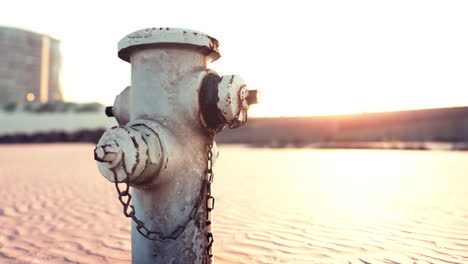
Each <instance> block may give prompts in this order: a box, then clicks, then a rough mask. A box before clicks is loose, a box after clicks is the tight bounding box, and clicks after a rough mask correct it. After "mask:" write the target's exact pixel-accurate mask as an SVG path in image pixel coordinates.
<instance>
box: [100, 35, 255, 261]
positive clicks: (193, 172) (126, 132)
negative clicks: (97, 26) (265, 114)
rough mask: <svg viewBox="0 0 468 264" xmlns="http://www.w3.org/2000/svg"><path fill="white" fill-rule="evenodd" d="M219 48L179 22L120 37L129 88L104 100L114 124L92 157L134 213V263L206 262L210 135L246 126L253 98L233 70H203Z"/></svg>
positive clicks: (208, 258) (210, 239)
mask: <svg viewBox="0 0 468 264" xmlns="http://www.w3.org/2000/svg"><path fill="white" fill-rule="evenodd" d="M218 46H219V45H218V41H217V40H216V39H214V38H212V37H210V36H208V35H206V34H204V33H202V32H198V31H194V30H189V29H180V28H147V29H143V30H139V31H136V32H134V33H131V34H129V35H127V36H126V37H124V38H123V39H122V40H121V41H120V42H119V43H118V56H119V58H121V59H122V60H124V61H127V62H130V63H131V86H129V87H127V88H125V89H124V90H123V91H122V92H121V93H120V94H119V95H118V96H117V97H116V99H115V102H114V105H113V106H112V107H108V108H106V114H107V115H108V116H114V117H115V118H116V120H117V122H118V124H119V126H118V127H113V128H110V129H108V130H107V131H106V132H105V133H104V134H103V135H102V137H101V139H100V140H99V142H98V144H97V146H96V149H95V151H94V157H95V160H96V161H97V163H98V168H99V170H100V172H101V173H102V175H103V176H104V177H105V178H107V179H108V180H109V181H111V182H114V184H115V186H116V188H117V192H118V198H119V200H120V202H121V203H122V205H123V208H124V209H123V211H124V214H125V215H126V216H127V217H130V218H132V228H131V233H132V263H138V264H141V263H143V264H144V263H184V264H186V263H212V244H213V235H212V229H211V226H212V219H211V210H212V209H213V207H214V201H215V200H214V197H213V196H212V190H211V183H212V181H213V176H214V173H213V164H214V162H215V159H216V157H217V156H218V152H217V148H216V144H215V141H214V137H215V135H216V134H217V133H218V132H220V131H221V130H222V129H223V128H225V127H231V128H234V127H238V126H240V125H243V124H244V123H245V122H246V121H247V110H248V109H249V106H250V105H251V104H255V103H257V101H258V93H257V91H256V90H248V89H247V86H246V85H245V83H244V81H243V80H242V79H241V78H240V77H239V76H238V75H224V76H219V75H218V74H217V73H216V72H214V71H212V70H209V69H208V64H209V63H210V62H212V61H215V60H217V59H218V58H219V57H220V53H219V50H218ZM130 186H131V187H132V190H131V191H130Z"/></svg>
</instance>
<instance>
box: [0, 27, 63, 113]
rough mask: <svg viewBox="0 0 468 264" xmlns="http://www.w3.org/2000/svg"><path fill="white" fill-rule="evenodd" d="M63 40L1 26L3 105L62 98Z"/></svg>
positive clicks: (0, 73)
mask: <svg viewBox="0 0 468 264" xmlns="http://www.w3.org/2000/svg"><path fill="white" fill-rule="evenodd" d="M59 46H60V41H59V40H57V39H54V38H52V37H50V36H46V35H42V34H38V33H34V32H30V31H26V30H22V29H17V28H9V27H1V26H0V104H7V103H24V102H41V103H46V102H49V101H61V100H62V92H61V89H60V83H59V76H60V66H61V55H60V50H59Z"/></svg>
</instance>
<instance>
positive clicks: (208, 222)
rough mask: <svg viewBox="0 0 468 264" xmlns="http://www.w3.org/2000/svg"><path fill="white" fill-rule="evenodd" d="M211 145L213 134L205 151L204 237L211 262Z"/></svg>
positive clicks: (212, 203) (212, 202) (212, 177)
mask: <svg viewBox="0 0 468 264" xmlns="http://www.w3.org/2000/svg"><path fill="white" fill-rule="evenodd" d="M213 145H214V135H212V136H211V137H210V143H209V144H208V153H207V169H206V171H205V173H206V179H205V180H206V183H207V184H206V187H207V188H206V229H207V233H206V239H208V246H207V249H206V253H207V254H208V261H207V263H211V258H212V257H213V248H212V246H213V243H214V237H213V233H212V232H211V211H213V209H214V205H215V198H214V197H213V194H212V192H211V184H212V183H213V180H214V172H213Z"/></svg>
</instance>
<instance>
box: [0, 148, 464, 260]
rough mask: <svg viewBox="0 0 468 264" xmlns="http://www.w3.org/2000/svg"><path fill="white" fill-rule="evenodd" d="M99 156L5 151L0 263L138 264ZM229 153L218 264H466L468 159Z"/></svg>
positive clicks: (1, 152)
mask: <svg viewBox="0 0 468 264" xmlns="http://www.w3.org/2000/svg"><path fill="white" fill-rule="evenodd" d="M92 150H93V146H92V145H90V144H69V145H67V144H49V145H2V146H0V181H1V187H0V263H130V261H131V252H130V247H131V245H130V222H129V220H128V219H127V218H125V217H124V216H123V214H122V209H121V206H120V204H119V203H118V201H117V197H116V192H115V190H114V186H113V185H112V184H111V183H109V182H108V181H107V180H105V179H104V178H103V177H102V176H100V174H99V172H98V171H97V167H96V164H95V162H94V160H93V155H92V154H93V152H92ZM220 150H221V155H220V157H219V160H218V163H217V164H216V168H215V169H216V170H215V171H216V176H215V183H214V188H215V189H214V192H215V196H216V208H215V211H214V214H215V216H214V234H215V247H214V250H215V251H214V252H215V256H216V259H215V260H216V263H223V264H231V263H232V264H234V263H361V264H363V263H364V264H365V263H393V264H395V263H411V264H413V263H468V188H467V186H468V175H467V172H468V162H466V161H467V160H468V159H467V158H468V153H462V152H422V151H421V152H420V151H406V152H405V151H372V150H267V149H249V148H243V147H236V146H235V147H225V146H221V147H220Z"/></svg>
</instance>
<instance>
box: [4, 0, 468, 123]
mask: <svg viewBox="0 0 468 264" xmlns="http://www.w3.org/2000/svg"><path fill="white" fill-rule="evenodd" d="M467 14H468V1H451V0H440V1H430V0H424V1H415V0H404V1H400V0H392V1H377V0H369V1H361V0H358V1H349V0H344V1H335V0H326V1H325V0H323V1H295V0H289V1H254V0H247V1H221V0H218V1H193V0H192V1H180V0H165V1H154V0H153V1H96V0H93V1H91V0H82V1H63V0H61V1H55V0H40V1H34V0H31V1H25V0H14V1H6V2H4V3H2V8H1V10H0V24H2V25H5V26H15V27H20V28H25V29H28V30H33V31H38V32H41V33H46V34H48V35H51V36H53V37H55V38H58V39H60V40H61V41H62V46H61V49H62V54H63V75H62V85H63V91H64V95H65V99H66V100H71V101H99V102H102V103H105V104H111V103H112V102H113V100H114V97H115V96H116V95H117V94H118V93H119V92H120V91H121V90H122V89H123V88H124V87H126V86H127V85H129V84H130V67H129V64H128V63H126V62H124V61H122V60H120V59H119V58H118V57H117V42H118V41H119V40H120V39H121V38H123V37H124V36H125V35H127V34H128V33H131V32H133V31H136V30H138V29H142V28H146V27H153V26H154V27H183V28H190V29H195V30H199V31H202V32H205V33H207V34H209V35H211V36H213V37H215V38H216V39H218V40H219V41H220V43H221V56H222V57H221V59H220V60H218V61H217V62H215V63H213V64H212V65H211V68H212V69H214V70H216V71H217V72H219V73H220V74H240V75H241V76H242V77H243V78H244V80H245V81H246V82H247V84H248V85H249V88H250V89H258V90H260V91H261V92H262V102H261V104H260V105H258V106H255V107H253V108H252V109H251V114H253V115H257V116H278V115H281V116H286V115H322V114H336V113H356V112H363V111H367V112H370V111H386V110H398V109H416V108H427V107H447V106H462V105H468V34H467V32H468V15H467Z"/></svg>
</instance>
